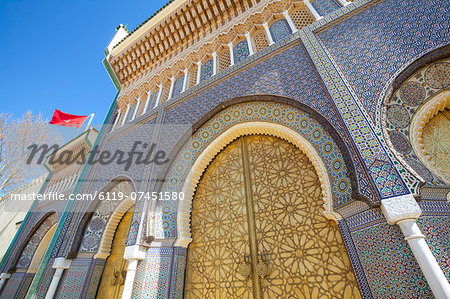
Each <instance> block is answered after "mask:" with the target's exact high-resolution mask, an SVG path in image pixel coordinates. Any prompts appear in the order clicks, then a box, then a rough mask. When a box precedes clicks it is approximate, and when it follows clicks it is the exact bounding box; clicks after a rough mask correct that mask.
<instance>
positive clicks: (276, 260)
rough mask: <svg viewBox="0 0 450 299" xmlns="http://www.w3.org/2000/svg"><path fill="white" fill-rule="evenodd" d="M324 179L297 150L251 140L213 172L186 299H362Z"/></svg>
mask: <svg viewBox="0 0 450 299" xmlns="http://www.w3.org/2000/svg"><path fill="white" fill-rule="evenodd" d="M322 205H323V201H322V193H321V187H320V183H319V179H318V177H317V174H316V172H315V170H314V167H313V165H312V164H311V162H310V161H309V160H308V158H307V157H306V155H305V154H303V153H302V152H301V151H300V150H299V149H298V148H297V147H295V146H294V145H292V144H290V143H289V142H287V141H284V140H282V139H279V138H276V137H271V136H266V135H252V136H245V137H241V138H238V139H237V140H235V141H234V142H233V143H231V144H230V145H228V146H227V147H226V148H225V149H224V150H223V151H222V152H220V153H219V154H218V155H217V157H216V158H214V160H213V161H212V162H211V164H210V165H209V166H208V168H207V169H206V171H205V173H204V174H203V177H202V179H201V180H200V183H199V185H198V187H197V190H196V193H195V197H194V201H193V211H192V238H193V241H192V243H191V244H190V245H189V249H188V259H187V268H186V281H185V297H186V298H288V297H289V298H332V297H337V298H360V297H361V295H360V293H359V289H358V285H357V283H356V279H355V276H354V273H353V270H352V267H351V264H350V260H349V258H348V255H347V253H346V249H345V246H344V243H343V240H342V237H341V234H340V232H339V228H338V226H337V225H335V224H333V223H332V222H330V221H329V220H327V219H326V218H325V217H324V216H323V207H322Z"/></svg>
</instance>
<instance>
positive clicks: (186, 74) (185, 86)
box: [181, 69, 189, 92]
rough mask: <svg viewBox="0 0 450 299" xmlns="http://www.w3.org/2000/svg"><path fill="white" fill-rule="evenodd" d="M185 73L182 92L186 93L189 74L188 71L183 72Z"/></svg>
mask: <svg viewBox="0 0 450 299" xmlns="http://www.w3.org/2000/svg"><path fill="white" fill-rule="evenodd" d="M183 73H184V78H183V89H182V90H181V92H183V91H186V89H187V82H188V74H189V72H188V69H185V70H184V71H183Z"/></svg>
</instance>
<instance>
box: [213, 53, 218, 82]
mask: <svg viewBox="0 0 450 299" xmlns="http://www.w3.org/2000/svg"><path fill="white" fill-rule="evenodd" d="M212 57H213V76H214V75H215V74H217V53H216V52H214V53H212Z"/></svg>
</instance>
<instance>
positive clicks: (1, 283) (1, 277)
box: [0, 273, 11, 291]
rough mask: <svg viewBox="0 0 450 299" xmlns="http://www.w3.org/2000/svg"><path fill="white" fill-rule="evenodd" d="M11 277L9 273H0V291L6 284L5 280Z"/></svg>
mask: <svg viewBox="0 0 450 299" xmlns="http://www.w3.org/2000/svg"><path fill="white" fill-rule="evenodd" d="M10 277H11V274H9V273H2V274H0V291H1V290H2V288H3V286H4V285H5V283H6V280H7V279H9V278H10Z"/></svg>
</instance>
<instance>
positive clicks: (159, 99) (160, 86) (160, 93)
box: [155, 84, 164, 107]
mask: <svg viewBox="0 0 450 299" xmlns="http://www.w3.org/2000/svg"><path fill="white" fill-rule="evenodd" d="M158 88H159V90H158V96H157V97H156V103H155V107H157V106H158V105H159V102H160V101H161V96H162V91H163V88H164V86H163V85H162V84H161V85H158Z"/></svg>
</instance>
